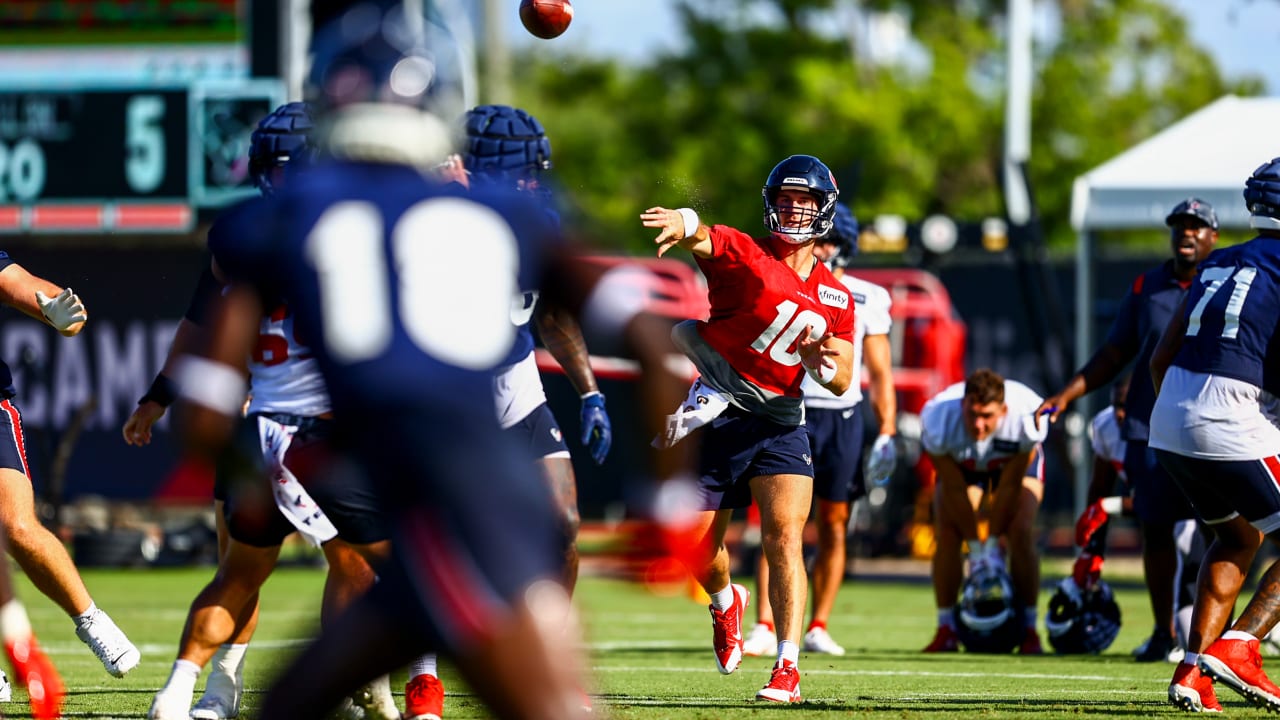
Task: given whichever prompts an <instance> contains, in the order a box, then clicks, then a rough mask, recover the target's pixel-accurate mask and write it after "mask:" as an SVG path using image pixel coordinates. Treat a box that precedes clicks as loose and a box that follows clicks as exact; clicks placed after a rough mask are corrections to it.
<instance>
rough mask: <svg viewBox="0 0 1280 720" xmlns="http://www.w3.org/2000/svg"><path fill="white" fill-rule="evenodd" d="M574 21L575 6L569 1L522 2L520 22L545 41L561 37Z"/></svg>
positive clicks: (535, 0) (536, 0)
mask: <svg viewBox="0 0 1280 720" xmlns="http://www.w3.org/2000/svg"><path fill="white" fill-rule="evenodd" d="M572 20H573V6H572V5H570V4H569V0H520V22H522V23H524V28H525V29H526V30H528V31H529V32H530V33H531V34H533V35H534V36H536V37H540V38H542V39H543V40H550V39H551V38H554V37H560V35H561V34H562V33H563V32H564V31H565V30H567V29H568V28H569V23H570V22H571V21H572Z"/></svg>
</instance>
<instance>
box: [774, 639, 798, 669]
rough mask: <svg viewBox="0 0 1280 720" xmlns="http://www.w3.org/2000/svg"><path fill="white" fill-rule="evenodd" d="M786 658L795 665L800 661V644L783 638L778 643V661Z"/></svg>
mask: <svg viewBox="0 0 1280 720" xmlns="http://www.w3.org/2000/svg"><path fill="white" fill-rule="evenodd" d="M783 660H786V661H787V662H789V663H791V664H792V665H795V664H796V663H798V662H799V661H800V646H799V645H796V644H795V643H793V642H791V641H790V640H783V641H782V642H780V643H778V662H782V661H783Z"/></svg>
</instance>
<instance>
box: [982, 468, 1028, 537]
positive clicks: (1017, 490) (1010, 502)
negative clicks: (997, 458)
mask: <svg viewBox="0 0 1280 720" xmlns="http://www.w3.org/2000/svg"><path fill="white" fill-rule="evenodd" d="M1031 454H1032V451H1031V450H1028V451H1027V452H1024V453H1019V454H1017V455H1014V456H1013V457H1011V458H1009V460H1008V461H1007V462H1005V464H1004V465H1002V466H1001V467H1000V483H999V484H998V485H997V486H996V492H995V497H993V498H992V499H991V536H992V537H999V536H1002V535H1004V534H1005V533H1007V532H1008V531H1009V527H1010V526H1011V525H1013V518H1014V516H1015V515H1017V514H1018V500H1019V498H1021V496H1022V478H1024V477H1026V475H1027V468H1029V467H1031Z"/></svg>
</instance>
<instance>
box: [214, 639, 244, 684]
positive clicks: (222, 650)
mask: <svg viewBox="0 0 1280 720" xmlns="http://www.w3.org/2000/svg"><path fill="white" fill-rule="evenodd" d="M248 649H249V643H227V644H225V645H221V646H219V647H218V652H217V653H216V654H214V656H213V666H214V667H215V668H217V669H218V670H219V671H220V672H224V673H226V674H228V675H231V676H233V677H238V676H239V675H240V672H241V671H242V670H243V669H244V653H245V651H246V650H248Z"/></svg>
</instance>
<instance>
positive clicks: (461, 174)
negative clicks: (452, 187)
mask: <svg viewBox="0 0 1280 720" xmlns="http://www.w3.org/2000/svg"><path fill="white" fill-rule="evenodd" d="M435 171H436V177H437V178H438V179H439V180H440V183H441V184H442V185H448V184H449V183H458V184H459V185H461V186H462V187H463V188H466V189H468V190H470V189H471V173H468V172H467V168H466V165H465V164H463V162H462V156H461V155H459V154H457V153H454V154H452V155H450V156H449V157H447V158H445V161H444V162H442V163H440V164H439V165H437V166H436V167H435Z"/></svg>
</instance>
